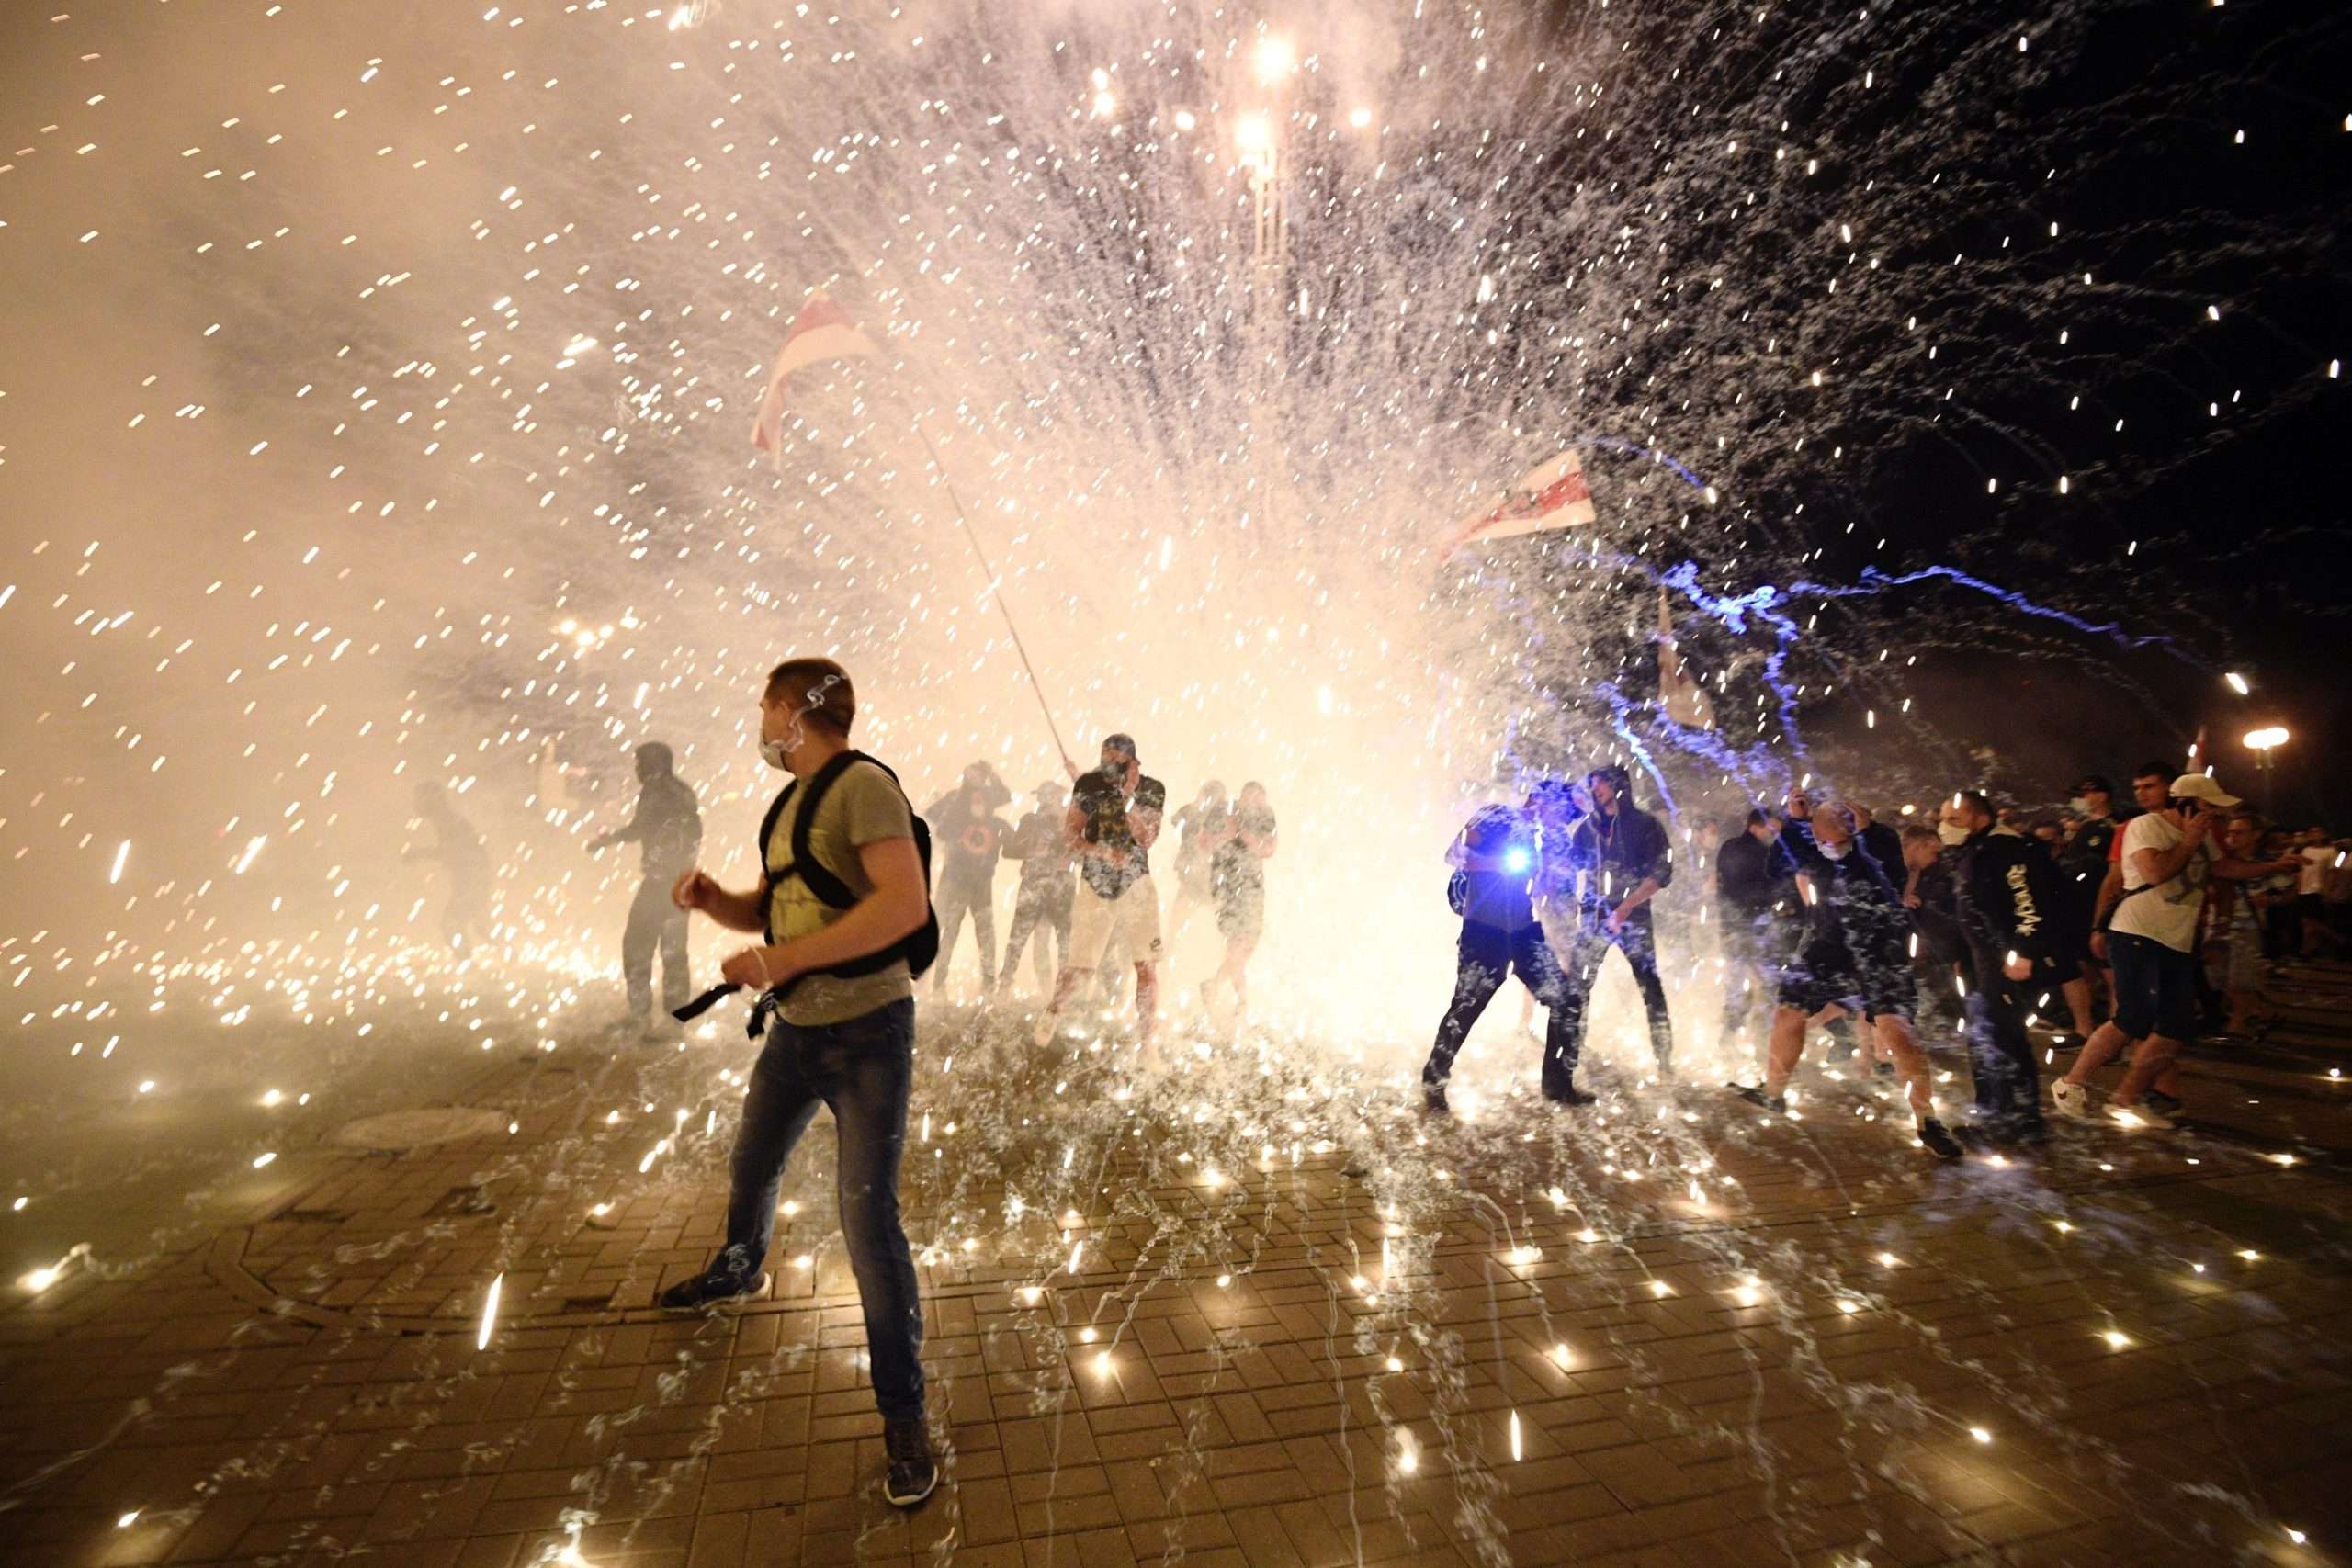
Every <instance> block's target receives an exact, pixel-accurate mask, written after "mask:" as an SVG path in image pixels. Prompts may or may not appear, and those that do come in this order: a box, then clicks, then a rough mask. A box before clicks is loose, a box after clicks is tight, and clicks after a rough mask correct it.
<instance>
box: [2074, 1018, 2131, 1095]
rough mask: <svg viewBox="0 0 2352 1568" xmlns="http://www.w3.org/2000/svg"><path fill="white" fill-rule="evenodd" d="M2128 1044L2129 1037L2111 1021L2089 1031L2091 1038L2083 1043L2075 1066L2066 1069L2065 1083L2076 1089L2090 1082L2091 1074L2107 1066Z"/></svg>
mask: <svg viewBox="0 0 2352 1568" xmlns="http://www.w3.org/2000/svg"><path fill="white" fill-rule="evenodd" d="M2130 1043H2131V1039H2130V1037H2129V1036H2127V1035H2126V1034H2125V1033H2124V1032H2123V1031H2121V1030H2120V1029H2118V1028H2117V1027H2116V1026H2115V1023H2114V1021H2113V1020H2109V1021H2107V1022H2105V1023H2102V1024H2100V1025H2099V1026H2098V1028H2097V1029H2094V1030H2092V1031H2091V1037H2090V1038H2089V1039H2088V1040H2086V1041H2084V1042H2083V1049H2082V1052H2081V1054H2080V1055H2076V1056H2075V1065H2074V1066H2071V1067H2069V1068H2067V1069H2066V1081H2067V1082H2068V1083H2070V1084H2074V1085H2075V1086H2076V1087H2077V1088H2079V1087H2080V1086H2082V1085H2084V1084H2086V1083H2088V1082H2090V1081H2091V1075H2092V1074H2093V1073H2095V1072H2097V1071H2098V1070H2099V1069H2100V1068H2101V1067H2103V1066H2107V1064H2108V1063H2109V1061H2111V1060H2112V1059H2113V1058H2114V1056H2115V1054H2116V1053H2117V1052H2119V1051H2120V1050H2122V1049H2123V1047H2125V1046H2126V1045H2129V1044H2130Z"/></svg>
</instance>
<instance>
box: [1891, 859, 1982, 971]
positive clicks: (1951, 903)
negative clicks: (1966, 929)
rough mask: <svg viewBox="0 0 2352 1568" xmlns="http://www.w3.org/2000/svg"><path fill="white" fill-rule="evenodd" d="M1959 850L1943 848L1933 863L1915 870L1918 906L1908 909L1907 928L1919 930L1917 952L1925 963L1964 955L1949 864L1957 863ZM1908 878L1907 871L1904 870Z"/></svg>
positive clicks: (1953, 960)
mask: <svg viewBox="0 0 2352 1568" xmlns="http://www.w3.org/2000/svg"><path fill="white" fill-rule="evenodd" d="M1959 858H1960V857H1959V852H1958V851H1956V850H1945V851H1943V852H1939V854H1938V855H1937V856H1936V863H1935V864H1933V865H1931V866H1928V868H1927V869H1926V870H1924V871H1922V872H1920V873H1919V880H1918V882H1917V885H1915V886H1913V887H1912V891H1913V892H1915V893H1917V895H1918V896H1919V907H1918V908H1916V909H1914V910H1912V911H1911V929H1912V930H1914V931H1917V932H1918V933H1919V956H1920V957H1921V958H1923V959H1926V960H1927V961H1928V963H1929V964H1957V963H1959V962H1960V961H1961V960H1962V958H1965V957H1966V956H1967V955H1968V944H1967V942H1965V941H1963V940H1962V937H1961V934H1960V909H1959V907H1958V904H1957V902H1956V896H1955V893H1954V890H1953V886H1952V868H1953V867H1954V866H1955V865H1956V864H1957V863H1959ZM1904 880H1905V882H1906V883H1908V882H1909V881H1910V874H1909V873H1908V872H1905V874H1904Z"/></svg>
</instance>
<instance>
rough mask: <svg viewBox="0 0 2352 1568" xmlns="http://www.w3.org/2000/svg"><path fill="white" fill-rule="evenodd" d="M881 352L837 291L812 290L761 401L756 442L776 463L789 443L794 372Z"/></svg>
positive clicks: (754, 429)
mask: <svg viewBox="0 0 2352 1568" xmlns="http://www.w3.org/2000/svg"><path fill="white" fill-rule="evenodd" d="M881 352H882V351H881V350H880V349H878V348H876V346H875V345H874V340H873V339H872V338H870V337H867V336H866V335H865V333H862V332H860V331H858V330H857V325H856V323H855V322H854V321H851V320H850V319H849V316H848V314H847V313H846V312H844V311H843V310H842V308H841V307H840V306H839V305H836V304H835V303H833V299H832V296H831V295H830V294H827V293H826V292H825V291H824V290H823V289H821V288H814V289H811V290H809V299H808V302H807V303H805V304H803V305H802V306H801V307H800V314H798V315H797V316H795V317H794V318H793V319H792V330H791V331H789V332H787V333H785V334H784V347H783V348H781V349H779V350H778V351H777V353H776V356H775V368H774V369H773V370H770V371H769V372H768V389H767V395H766V396H764V397H763V398H762V399H761V400H760V416H759V418H758V419H756V420H754V421H753V422H752V446H756V447H758V448H759V449H760V450H761V451H763V452H765V453H766V454H767V455H768V461H769V462H770V464H774V463H775V462H776V461H777V460H778V459H779V455H780V454H781V452H782V450H783V445H784V443H783V435H784V400H785V395H786V383H787V382H789V381H790V379H791V378H792V373H793V372H794V371H796V370H802V369H806V368H807V367H809V366H811V365H817V364H821V363H822V362H824V361H825V360H828V359H864V358H872V357H875V356H876V355H879V354H880V353H881Z"/></svg>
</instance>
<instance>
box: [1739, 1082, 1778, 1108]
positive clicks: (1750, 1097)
mask: <svg viewBox="0 0 2352 1568" xmlns="http://www.w3.org/2000/svg"><path fill="white" fill-rule="evenodd" d="M1731 1091H1732V1093H1734V1094H1736V1095H1737V1096H1739V1098H1740V1099H1742V1100H1746V1101H1747V1103H1748V1104H1750V1105H1760V1106H1762V1107H1763V1108H1764V1109H1765V1110H1767V1111H1786V1110H1787V1109H1788V1108H1789V1097H1788V1096H1787V1095H1785V1094H1766V1093H1765V1092H1764V1086H1763V1085H1761V1084H1748V1083H1736V1084H1733V1085H1732V1086H1731Z"/></svg>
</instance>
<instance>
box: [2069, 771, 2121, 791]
mask: <svg viewBox="0 0 2352 1568" xmlns="http://www.w3.org/2000/svg"><path fill="white" fill-rule="evenodd" d="M2093 791H2097V792H2098V794H2100V795H2113V794H2114V793H2115V786H2114V785H2113V784H2109V783H2108V782H2107V775H2106V774H2105V773H2085V774H2084V775H2083V776H2082V777H2081V778H2079V779H2077V780H2075V794H2076V795H2089V794H2091V793H2092V792H2093Z"/></svg>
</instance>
